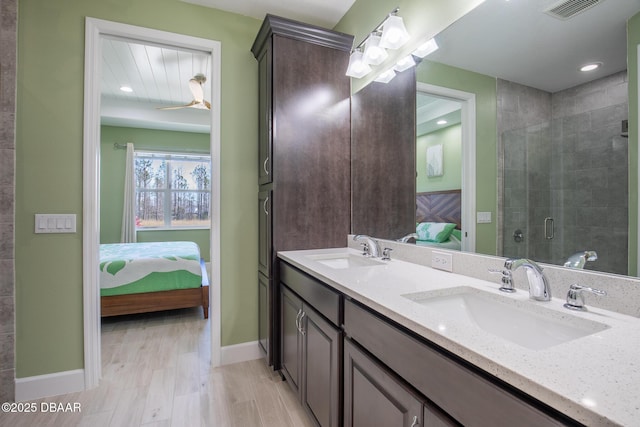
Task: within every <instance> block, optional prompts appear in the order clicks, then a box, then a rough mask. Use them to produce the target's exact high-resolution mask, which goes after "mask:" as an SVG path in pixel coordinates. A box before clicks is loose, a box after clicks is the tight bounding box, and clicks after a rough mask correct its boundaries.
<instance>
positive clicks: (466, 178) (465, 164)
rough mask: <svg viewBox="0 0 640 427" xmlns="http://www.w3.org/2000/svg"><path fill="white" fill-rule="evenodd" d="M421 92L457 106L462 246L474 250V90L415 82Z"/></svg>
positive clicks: (464, 248)
mask: <svg viewBox="0 0 640 427" xmlns="http://www.w3.org/2000/svg"><path fill="white" fill-rule="evenodd" d="M416 88H417V92H418V93H419V94H422V95H426V96H430V97H435V98H439V99H443V100H449V101H453V102H455V103H459V105H460V124H461V140H462V142H461V147H462V148H461V160H460V165H461V169H462V171H461V172H462V185H461V187H462V188H461V220H462V221H461V222H462V224H463V232H462V242H461V249H462V250H463V251H465V252H475V250H476V218H475V216H476V215H475V212H476V96H475V94H473V93H468V92H463V91H460V90H456V89H450V88H446V87H441V86H436V85H432V84H427V83H421V82H417V85H416Z"/></svg>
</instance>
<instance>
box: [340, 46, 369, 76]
mask: <svg viewBox="0 0 640 427" xmlns="http://www.w3.org/2000/svg"><path fill="white" fill-rule="evenodd" d="M370 72H371V67H370V66H369V64H367V63H366V62H365V61H364V59H363V55H362V52H361V51H359V50H355V51H353V53H352V54H351V56H350V57H349V66H348V67H347V73H346V74H347V76H349V77H355V78H357V79H359V78H362V77H364V76H366V75H367V74H369V73H370Z"/></svg>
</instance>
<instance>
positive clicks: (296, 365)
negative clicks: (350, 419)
mask: <svg viewBox="0 0 640 427" xmlns="http://www.w3.org/2000/svg"><path fill="white" fill-rule="evenodd" d="M280 270H281V273H282V274H281V278H282V283H281V284H280V310H281V312H280V313H281V315H280V317H281V322H280V344H281V353H280V354H281V357H282V359H281V362H282V363H281V372H282V374H283V375H284V377H285V378H286V380H287V381H288V382H289V385H290V386H291V388H292V389H293V390H294V391H295V392H296V393H297V395H298V398H299V400H300V402H301V404H302V406H303V407H304V408H305V410H306V411H307V413H308V414H309V416H310V418H311V419H312V420H313V421H314V422H315V424H316V425H318V426H320V427H339V426H341V425H342V412H341V404H342V331H341V329H340V327H339V321H340V317H339V315H338V314H339V312H340V311H341V307H342V299H341V298H342V297H341V296H340V295H339V294H338V293H336V292H335V291H333V290H331V289H329V288H328V287H326V286H325V285H324V284H322V283H320V282H318V281H317V280H315V279H313V278H311V277H309V276H307V275H306V274H305V273H303V272H301V271H299V270H297V269H295V268H293V267H291V266H289V265H287V264H281V266H280ZM290 287H291V288H290ZM294 289H295V291H294ZM298 290H299V291H300V294H298V293H296V291H298ZM334 315H335V317H334ZM327 316H328V317H327Z"/></svg>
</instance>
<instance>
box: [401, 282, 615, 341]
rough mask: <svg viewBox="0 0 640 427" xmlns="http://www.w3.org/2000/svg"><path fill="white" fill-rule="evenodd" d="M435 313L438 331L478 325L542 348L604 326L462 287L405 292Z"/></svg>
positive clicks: (588, 333)
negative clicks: (455, 326) (449, 326)
mask: <svg viewBox="0 0 640 427" xmlns="http://www.w3.org/2000/svg"><path fill="white" fill-rule="evenodd" d="M403 297H405V298H407V299H410V300H412V301H414V302H416V303H418V304H420V305H422V306H424V307H425V308H426V309H428V310H430V312H431V313H433V314H435V315H436V316H438V319H439V325H438V327H439V328H440V329H441V330H445V329H446V328H447V326H448V325H454V324H455V325H457V326H458V327H460V326H471V327H477V328H480V329H482V330H484V331H485V332H488V333H490V334H493V335H496V336H498V337H500V338H502V339H504V340H506V341H509V342H511V343H513V344H517V345H520V346H522V347H526V348H529V349H532V350H543V349H546V348H549V347H553V346H554V345H558V344H562V343H565V342H568V341H571V340H575V339H578V338H581V337H585V336H587V335H591V334H595V333H597V332H601V331H603V330H605V329H607V328H608V326H607V325H605V324H602V323H599V322H595V321H592V320H589V319H584V318H580V317H576V316H574V315H572V314H571V313H561V312H558V311H555V310H551V309H548V308H544V307H542V306H541V305H540V303H534V302H532V301H529V300H527V301H521V300H517V299H514V298H510V297H506V296H501V295H496V294H492V293H489V292H485V291H482V290H479V289H476V288H471V287H467V286H461V287H456V288H450V289H445V290H436V291H428V292H418V293H413V294H406V295H403Z"/></svg>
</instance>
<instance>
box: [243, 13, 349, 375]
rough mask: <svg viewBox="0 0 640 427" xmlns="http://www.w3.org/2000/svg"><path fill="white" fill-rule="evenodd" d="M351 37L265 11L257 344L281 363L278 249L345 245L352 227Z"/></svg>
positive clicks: (260, 56)
mask: <svg viewBox="0 0 640 427" xmlns="http://www.w3.org/2000/svg"><path fill="white" fill-rule="evenodd" d="M352 43H353V37H352V36H350V35H347V34H343V33H338V32H334V31H330V30H326V29H324V28H320V27H316V26H312V25H308V24H303V23H300V22H296V21H292V20H288V19H284V18H280V17H277V16H273V15H267V16H266V17H265V20H264V22H263V24H262V27H261V28H260V31H259V32H258V35H257V37H256V40H255V42H254V44H253V47H252V48H251V51H252V52H253V54H254V56H255V57H256V59H257V60H258V69H259V73H258V74H259V141H258V144H259V162H258V168H259V175H258V177H259V179H258V186H259V188H258V201H257V208H258V215H259V242H258V245H259V263H258V264H259V265H258V296H259V304H258V306H259V314H258V318H259V325H258V338H259V340H258V341H259V345H260V348H261V349H262V351H263V352H264V355H265V357H266V360H267V363H268V364H269V365H270V366H273V367H274V369H279V367H280V354H279V349H280V343H279V341H278V340H279V338H278V335H279V334H278V331H279V328H280V325H279V313H280V310H279V295H280V291H279V283H280V280H279V271H278V268H279V267H278V263H277V262H276V255H277V252H278V251H285V250H299V249H317V248H328V247H344V246H345V245H346V236H347V234H348V233H349V232H350V221H351V220H350V216H351V210H350V200H351V174H350V140H351V138H350V133H351V131H350V129H351V126H350V83H349V78H348V77H346V76H345V71H346V69H347V65H348V63H349V53H350V49H351V46H352Z"/></svg>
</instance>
